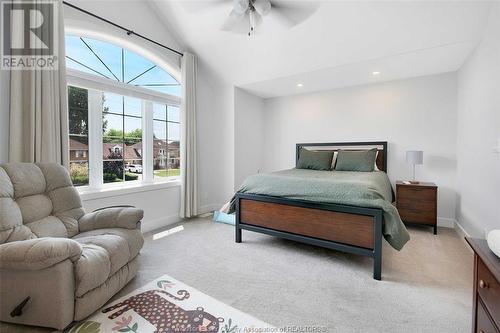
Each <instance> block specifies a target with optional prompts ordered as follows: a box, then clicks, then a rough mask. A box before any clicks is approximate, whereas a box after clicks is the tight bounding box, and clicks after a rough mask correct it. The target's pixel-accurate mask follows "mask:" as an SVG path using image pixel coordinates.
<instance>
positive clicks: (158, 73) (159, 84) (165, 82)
mask: <svg viewBox="0 0 500 333" xmlns="http://www.w3.org/2000/svg"><path fill="white" fill-rule="evenodd" d="M151 65H154V64H151ZM127 66H129V65H128V64H127ZM150 68H151V67H150ZM130 84H133V85H136V86H139V87H143V88H147V89H151V90H155V91H158V92H162V93H167V94H170V95H174V96H180V85H179V83H178V82H177V81H176V80H175V79H174V78H173V77H172V76H171V75H170V74H168V73H167V72H165V71H164V70H163V69H161V68H160V67H158V66H156V67H154V68H152V69H151V70H148V71H147V72H145V73H144V74H142V75H141V76H139V77H137V78H136V79H134V80H133V81H130Z"/></svg>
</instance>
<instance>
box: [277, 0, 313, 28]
mask: <svg viewBox="0 0 500 333" xmlns="http://www.w3.org/2000/svg"><path fill="white" fill-rule="evenodd" d="M319 5H320V4H319V3H318V2H294V1H279V0H272V1H271V12H270V14H272V16H273V17H274V18H275V19H276V21H278V22H280V23H281V24H283V25H285V26H288V27H293V26H296V25H298V24H300V23H302V22H304V21H305V20H307V19H308V18H309V17H310V16H311V15H312V14H314V12H316V10H317V9H318V7H319Z"/></svg>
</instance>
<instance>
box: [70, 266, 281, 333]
mask: <svg viewBox="0 0 500 333" xmlns="http://www.w3.org/2000/svg"><path fill="white" fill-rule="evenodd" d="M271 330H272V326H270V325H269V324H266V323H265V322H262V321H260V320H258V319H256V318H254V317H252V316H250V315H248V314H246V313H243V312H241V311H239V310H236V309H234V308H232V307H230V306H229V305H226V304H224V303H221V302H219V301H218V300H216V299H214V298H212V297H210V296H208V295H206V294H204V293H202V292H200V291H198V290H196V289H194V288H192V287H190V286H188V285H185V284H183V283H182V282H179V281H177V280H175V279H174V278H172V277H170V276H168V275H163V276H161V277H159V278H158V279H156V280H154V281H152V282H150V283H148V284H147V285H145V286H143V287H141V288H139V289H136V290H134V291H133V292H131V293H130V294H128V295H126V296H124V297H122V298H120V299H118V300H116V301H114V302H112V303H109V304H107V305H106V306H105V307H104V308H102V309H101V310H99V311H98V312H97V313H96V314H94V315H93V316H91V317H89V318H88V319H87V320H85V321H82V322H80V323H78V324H77V325H75V326H73V327H71V328H69V329H67V330H66V331H65V332H68V333H103V332H135V333H153V332H155V333H162V332H212V333H216V332H221V333H240V332H241V333H244V332H248V333H252V332H269V331H271Z"/></svg>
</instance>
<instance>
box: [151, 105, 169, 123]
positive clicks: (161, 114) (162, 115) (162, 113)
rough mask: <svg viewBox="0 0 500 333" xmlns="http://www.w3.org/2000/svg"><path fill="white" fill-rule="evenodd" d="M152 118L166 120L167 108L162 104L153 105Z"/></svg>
mask: <svg viewBox="0 0 500 333" xmlns="http://www.w3.org/2000/svg"><path fill="white" fill-rule="evenodd" d="M153 118H154V119H158V120H167V106H166V105H163V104H156V103H155V104H153Z"/></svg>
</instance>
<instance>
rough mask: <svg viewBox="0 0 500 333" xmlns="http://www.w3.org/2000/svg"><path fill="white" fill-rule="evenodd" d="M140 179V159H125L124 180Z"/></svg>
mask: <svg viewBox="0 0 500 333" xmlns="http://www.w3.org/2000/svg"><path fill="white" fill-rule="evenodd" d="M134 180H142V160H125V181H134Z"/></svg>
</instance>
